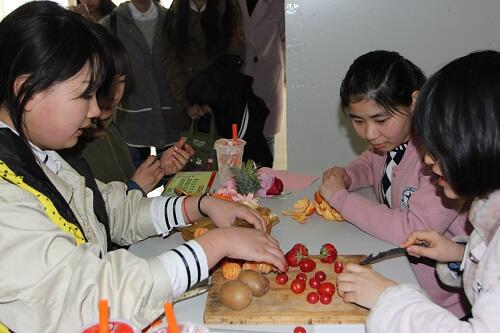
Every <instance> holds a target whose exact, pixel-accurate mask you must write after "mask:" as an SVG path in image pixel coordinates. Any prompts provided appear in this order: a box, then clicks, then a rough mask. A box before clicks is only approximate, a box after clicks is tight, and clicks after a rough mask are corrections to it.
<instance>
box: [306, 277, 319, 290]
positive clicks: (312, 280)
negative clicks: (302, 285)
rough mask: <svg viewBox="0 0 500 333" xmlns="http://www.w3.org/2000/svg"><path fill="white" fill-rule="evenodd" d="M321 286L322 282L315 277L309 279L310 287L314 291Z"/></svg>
mask: <svg viewBox="0 0 500 333" xmlns="http://www.w3.org/2000/svg"><path fill="white" fill-rule="evenodd" d="M320 284H321V282H319V281H318V279H316V278H315V277H312V278H310V279H309V285H310V286H311V288H313V289H318V288H319V285H320Z"/></svg>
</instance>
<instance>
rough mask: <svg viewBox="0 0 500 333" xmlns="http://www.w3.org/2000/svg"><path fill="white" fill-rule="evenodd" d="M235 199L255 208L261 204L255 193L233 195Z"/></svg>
mask: <svg viewBox="0 0 500 333" xmlns="http://www.w3.org/2000/svg"><path fill="white" fill-rule="evenodd" d="M233 201H236V202H239V203H242V204H244V205H247V206H248V207H250V208H253V209H255V208H257V207H258V206H259V204H258V202H257V198H255V197H254V195H253V193H248V194H247V195H244V194H239V193H238V194H236V196H234V197H233Z"/></svg>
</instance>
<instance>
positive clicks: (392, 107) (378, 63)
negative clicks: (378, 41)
mask: <svg viewBox="0 0 500 333" xmlns="http://www.w3.org/2000/svg"><path fill="white" fill-rule="evenodd" d="M425 80H426V77H425V75H424V73H423V72H422V70H421V69H420V68H418V67H417V66H415V65H414V64H413V63H412V62H411V61H409V60H407V59H405V58H404V57H402V56H401V55H400V54H399V53H397V52H390V51H383V50H378V51H372V52H369V53H366V54H364V55H362V56H360V57H358V58H357V59H356V60H354V62H353V63H352V65H351V66H350V67H349V70H348V71H347V73H346V75H345V78H344V79H343V80H342V86H341V87H340V101H341V105H342V109H343V110H344V112H346V111H347V109H348V108H349V104H350V103H352V102H359V101H361V100H363V99H365V98H368V99H370V100H372V101H374V102H375V103H377V104H378V105H380V106H382V107H383V108H384V109H385V110H386V111H387V112H388V113H389V114H394V113H398V112H399V110H398V109H397V108H398V107H401V106H410V105H411V104H412V93H413V92H414V91H416V90H420V88H421V87H422V85H423V84H424V82H425Z"/></svg>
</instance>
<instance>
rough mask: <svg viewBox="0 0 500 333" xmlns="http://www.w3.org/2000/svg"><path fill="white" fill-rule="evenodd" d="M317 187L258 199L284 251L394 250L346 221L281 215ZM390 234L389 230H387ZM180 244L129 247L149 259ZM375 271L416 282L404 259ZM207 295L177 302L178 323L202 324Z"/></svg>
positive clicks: (314, 329) (171, 240) (231, 332)
mask: <svg viewBox="0 0 500 333" xmlns="http://www.w3.org/2000/svg"><path fill="white" fill-rule="evenodd" d="M317 188H318V182H317V181H316V182H315V183H313V184H312V185H311V186H310V187H309V188H308V189H307V190H306V191H304V192H300V193H291V194H289V195H287V196H286V198H272V199H261V200H260V204H261V205H262V206H266V207H269V208H271V210H272V211H273V212H275V213H276V214H278V215H279V217H280V223H278V224H277V225H276V226H274V227H273V230H272V236H273V237H275V238H276V239H277V240H278V241H279V242H280V246H281V248H282V249H283V250H284V251H287V250H288V249H289V248H291V247H292V246H293V245H294V244H295V243H297V242H301V243H304V244H306V245H307V247H308V249H309V253H311V254H318V253H319V250H320V247H321V245H322V244H324V243H326V242H330V243H333V244H334V245H335V247H336V248H337V250H338V252H339V253H341V254H369V253H372V252H379V251H384V250H387V249H389V248H392V247H394V246H393V245H391V244H389V243H386V242H384V241H382V240H379V239H377V238H375V237H373V236H371V235H369V234H367V233H365V232H363V231H362V230H360V229H358V228H357V227H355V226H353V225H352V224H350V223H347V222H341V223H339V222H326V220H324V219H323V218H321V217H319V216H318V215H316V214H313V215H312V216H311V217H310V218H309V219H308V220H307V222H306V223H304V224H300V223H298V222H297V221H295V220H293V219H291V218H290V217H288V216H284V215H283V214H281V211H282V210H289V209H292V207H293V203H294V202H295V201H296V200H298V199H301V198H304V197H308V198H309V199H313V194H314V192H315V191H316V189H317ZM362 193H363V194H364V195H366V196H369V197H374V196H373V195H371V194H370V193H371V192H370V191H363V192H362ZM388 232H390V231H388ZM182 242H183V240H182V238H181V235H180V233H175V234H173V235H170V236H169V237H168V238H166V239H162V238H160V237H156V238H150V239H147V240H145V241H142V242H140V243H138V244H135V245H132V246H131V247H130V251H131V252H133V253H135V254H136V255H138V256H142V257H148V256H154V255H157V254H159V253H162V252H164V251H166V250H168V249H171V248H174V247H176V246H178V245H180V244H181V243H182ZM373 267H374V269H375V270H376V271H377V272H379V273H381V274H383V275H384V276H386V277H388V278H390V279H393V280H395V281H398V282H405V283H414V284H416V283H417V281H416V279H415V275H414V274H413V271H412V270H411V268H410V265H409V262H408V260H407V259H406V257H400V258H395V259H390V260H386V261H383V262H381V263H377V264H375V265H373ZM206 297H207V296H206V294H203V295H200V296H197V297H194V298H191V299H188V300H185V301H182V302H179V303H176V305H175V312H176V315H177V317H178V320H180V321H193V322H198V323H202V322H203V311H204V308H205V301H206ZM295 326H297V325H288V326H282V325H271V326H264V325H260V326H254V325H245V326H235V325H231V326H210V331H211V332H213V333H224V332H227V333H236V332H260V333H265V332H283V333H285V332H286V333H290V332H293V328H294V327H295ZM300 326H304V327H305V328H306V329H307V332H308V333H323V332H325V333H326V332H332V331H335V332H340V333H342V332H343V333H358V332H365V328H364V325H362V324H351V325H310V326H308V325H300Z"/></svg>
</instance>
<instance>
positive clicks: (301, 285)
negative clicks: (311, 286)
mask: <svg viewBox="0 0 500 333" xmlns="http://www.w3.org/2000/svg"><path fill="white" fill-rule="evenodd" d="M290 289H292V291H293V292H294V293H295V294H301V293H302V292H303V291H304V289H306V283H305V282H304V281H301V280H293V281H292V283H291V284H290Z"/></svg>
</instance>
